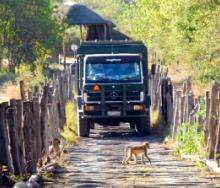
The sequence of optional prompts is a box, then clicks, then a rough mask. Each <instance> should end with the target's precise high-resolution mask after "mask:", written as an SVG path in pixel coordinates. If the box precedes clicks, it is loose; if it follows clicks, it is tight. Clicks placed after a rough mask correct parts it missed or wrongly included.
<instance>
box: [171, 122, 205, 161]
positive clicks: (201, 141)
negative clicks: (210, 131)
mask: <svg viewBox="0 0 220 188" xmlns="http://www.w3.org/2000/svg"><path fill="white" fill-rule="evenodd" d="M199 129H200V125H199V124H190V123H183V124H181V125H180V126H179V128H178V130H177V136H176V148H175V152H176V153H177V154H178V155H180V154H182V153H184V154H189V155H190V154H197V155H199V156H201V157H202V156H204V155H205V149H204V148H205V137H204V132H203V131H202V132H199V131H198V130H199Z"/></svg>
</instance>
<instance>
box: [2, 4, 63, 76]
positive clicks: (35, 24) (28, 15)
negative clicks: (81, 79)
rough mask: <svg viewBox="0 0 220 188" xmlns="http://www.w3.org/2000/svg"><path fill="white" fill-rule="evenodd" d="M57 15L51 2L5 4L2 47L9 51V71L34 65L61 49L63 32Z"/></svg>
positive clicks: (3, 8)
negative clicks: (56, 48)
mask: <svg viewBox="0 0 220 188" xmlns="http://www.w3.org/2000/svg"><path fill="white" fill-rule="evenodd" d="M54 12H55V9H54V7H52V6H51V3H50V1H48V0H2V2H1V4H0V36H1V37H0V43H1V46H3V48H5V49H6V51H7V57H8V59H9V65H10V66H9V68H10V71H12V72H14V71H15V66H19V65H20V64H21V63H33V62H35V61H36V60H37V59H38V56H39V55H40V54H41V55H43V56H44V55H46V54H49V53H51V50H52V49H53V48H54V47H55V46H56V45H58V43H59V40H60V37H61V35H60V33H61V32H62V31H61V27H60V23H59V22H58V20H57V17H56V16H55V14H54ZM42 49H44V50H43V53H42ZM39 50H40V51H41V53H39ZM33 65H34V64H33ZM33 68H34V66H33Z"/></svg>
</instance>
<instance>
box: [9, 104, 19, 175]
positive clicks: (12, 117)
mask: <svg viewBox="0 0 220 188" xmlns="http://www.w3.org/2000/svg"><path fill="white" fill-rule="evenodd" d="M10 104H11V106H10V107H9V108H8V109H7V124H8V130H9V136H10V149H11V156H12V162H13V166H14V174H15V175H21V174H22V170H21V165H20V155H19V147H18V142H19V141H18V124H17V114H16V112H17V109H16V105H15V101H14V100H11V101H10Z"/></svg>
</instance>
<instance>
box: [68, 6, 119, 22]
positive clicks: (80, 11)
mask: <svg viewBox="0 0 220 188" xmlns="http://www.w3.org/2000/svg"><path fill="white" fill-rule="evenodd" d="M66 12H67V13H66V16H67V20H68V22H69V24H70V25H108V26H115V25H114V24H113V23H112V22H111V21H109V20H106V19H104V18H102V17H101V16H100V15H98V14H97V13H95V12H94V11H92V10H91V9H89V8H88V7H86V6H85V5H82V4H73V5H72V6H69V7H68V10H66Z"/></svg>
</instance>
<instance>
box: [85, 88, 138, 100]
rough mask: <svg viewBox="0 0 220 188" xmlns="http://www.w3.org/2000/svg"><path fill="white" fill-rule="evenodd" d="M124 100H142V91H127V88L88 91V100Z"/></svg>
mask: <svg viewBox="0 0 220 188" xmlns="http://www.w3.org/2000/svg"><path fill="white" fill-rule="evenodd" d="M102 97H103V101H104V102H123V99H124V100H125V101H140V91H126V89H121V90H105V89H104V90H102V92H100V93H96V92H87V101H88V102H98V101H100V102H101V101H102Z"/></svg>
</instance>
